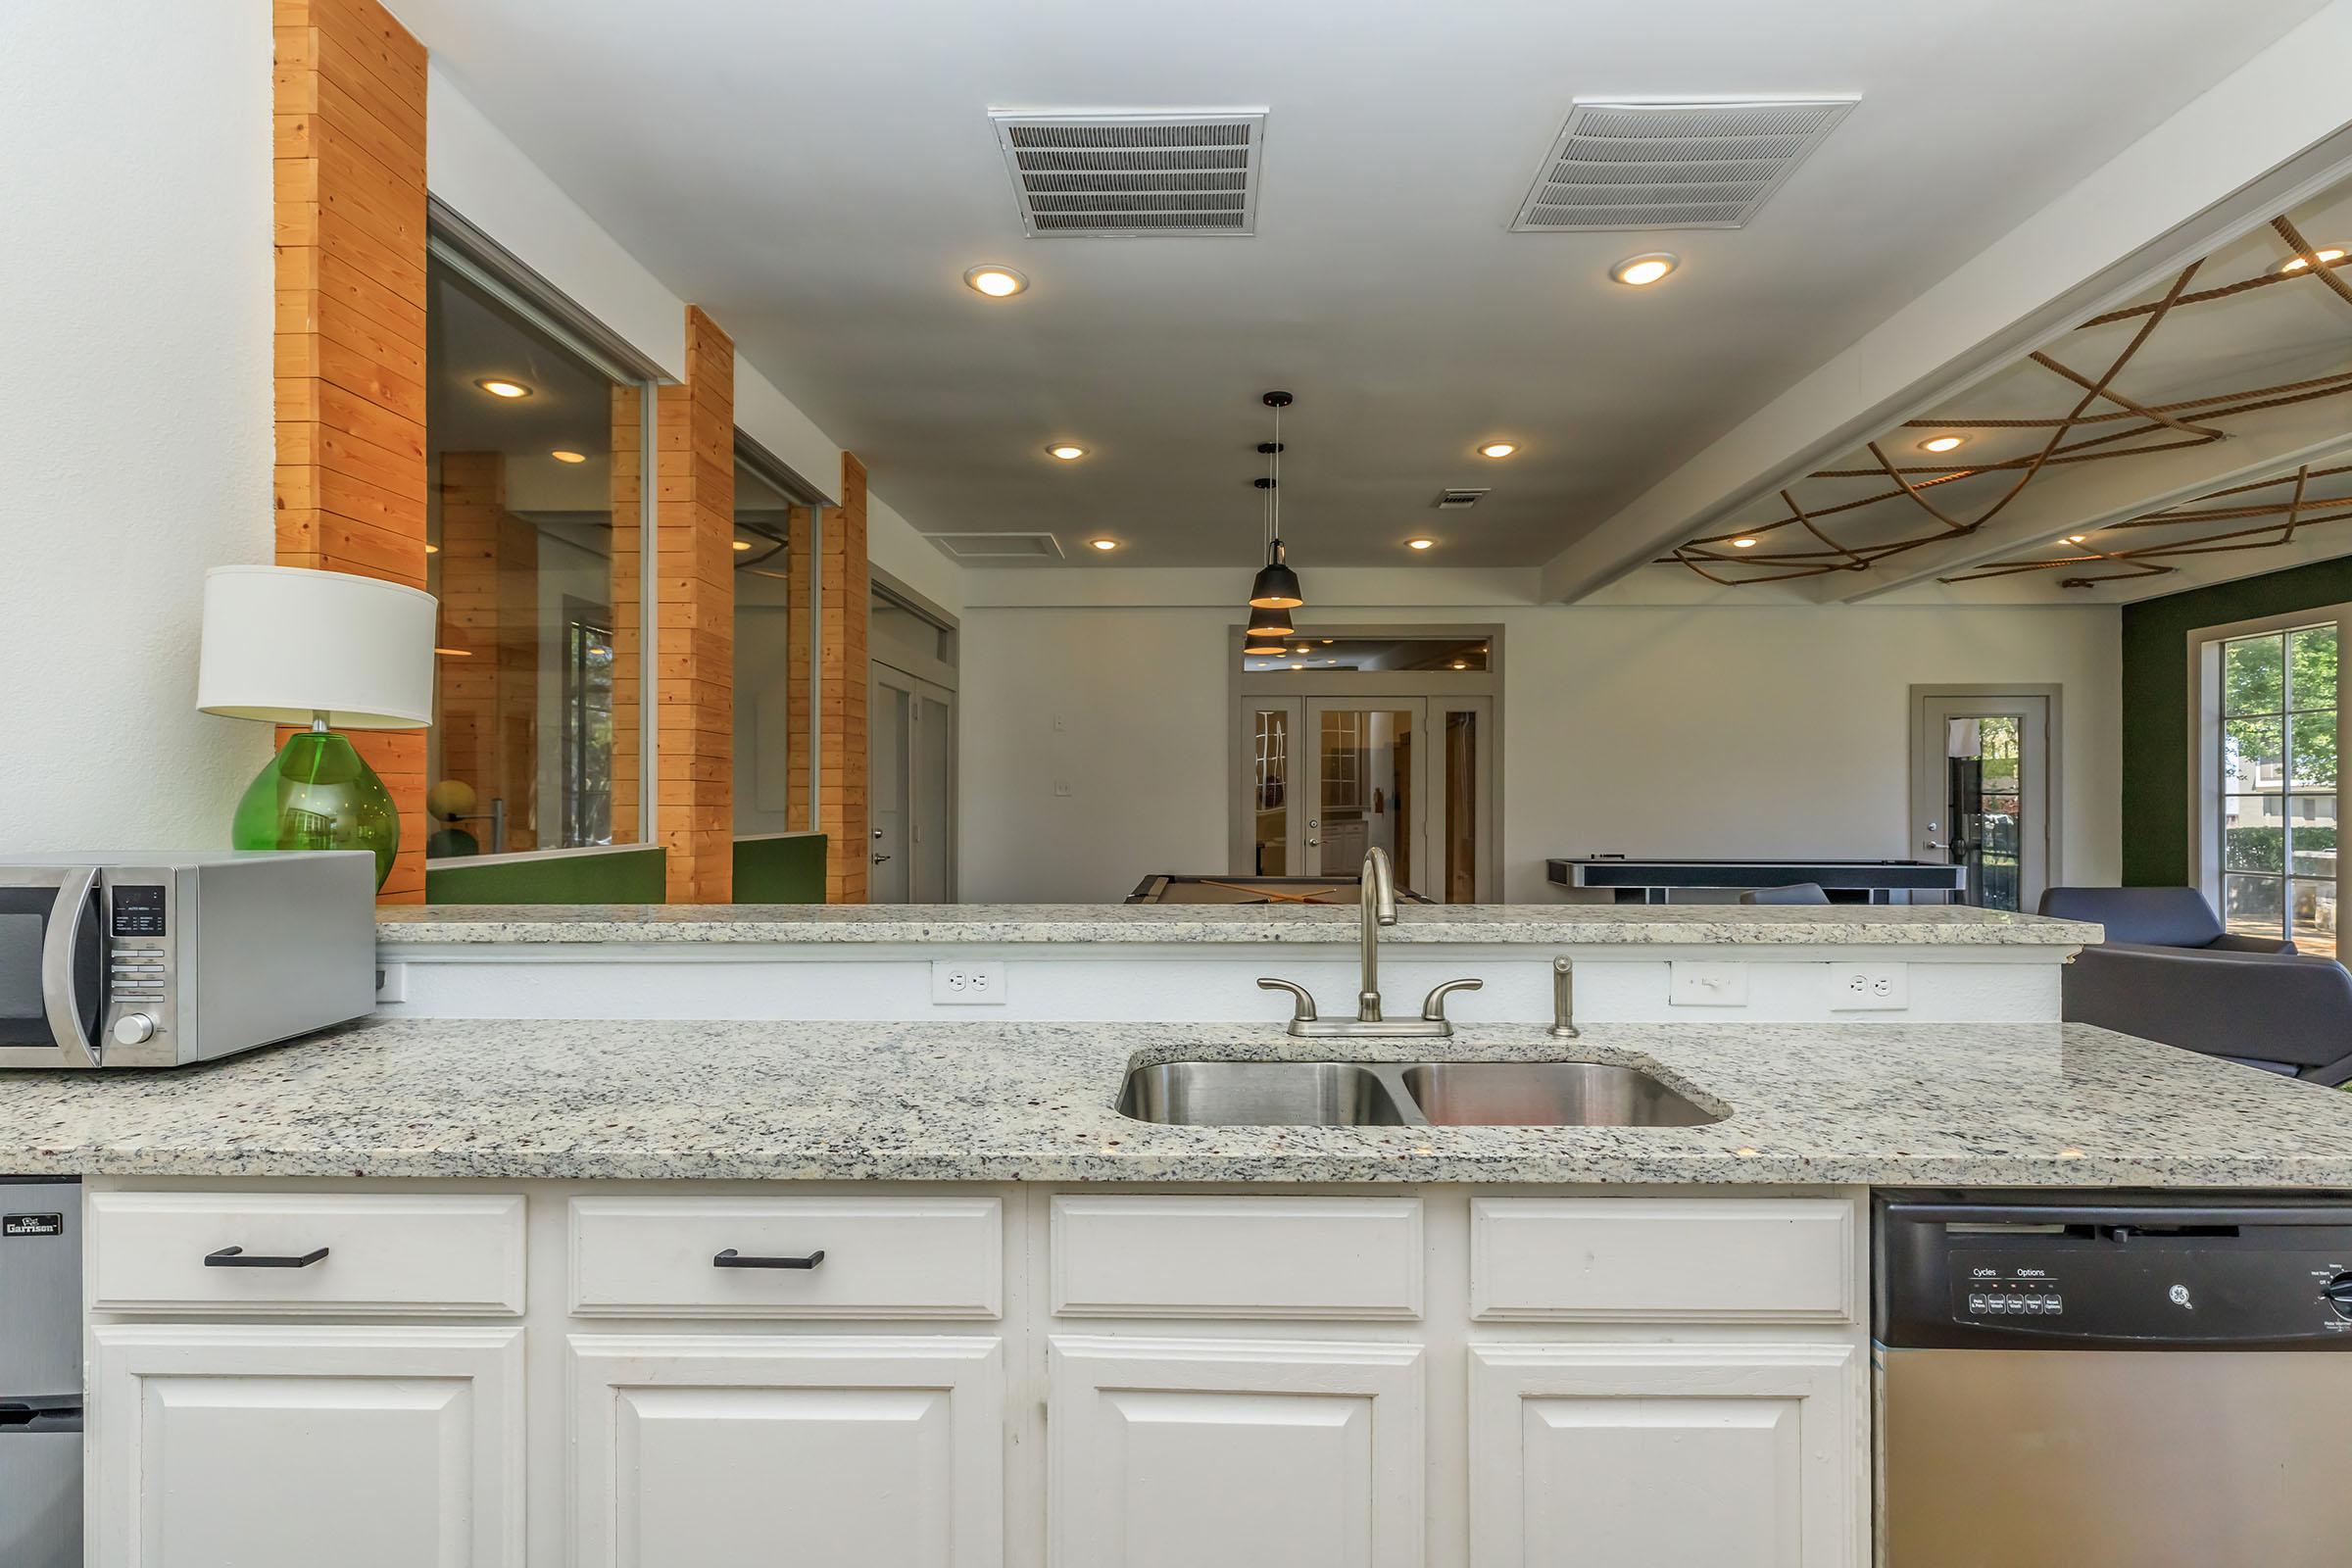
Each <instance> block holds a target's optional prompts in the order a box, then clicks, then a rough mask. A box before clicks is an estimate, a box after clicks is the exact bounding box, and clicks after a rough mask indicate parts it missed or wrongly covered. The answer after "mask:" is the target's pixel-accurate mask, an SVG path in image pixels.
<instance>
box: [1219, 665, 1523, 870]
mask: <svg viewBox="0 0 2352 1568" xmlns="http://www.w3.org/2000/svg"><path fill="white" fill-rule="evenodd" d="M1493 713H1494V702H1493V699H1492V698H1488V697H1420V696H1395V697H1390V696H1354V695H1350V696H1348V697H1246V698H1243V699H1242V700H1241V702H1240V704H1239V711H1238V714H1237V717H1238V720H1239V723H1240V726H1241V736H1240V741H1241V747H1240V753H1239V755H1240V757H1241V759H1242V760H1243V763H1244V765H1243V769H1242V772H1243V777H1242V779H1241V781H1240V783H1241V788H1242V790H1243V792H1244V794H1245V797H1246V799H1245V800H1244V802H1243V809H1242V811H1241V812H1240V813H1239V814H1240V820H1241V821H1242V823H1243V824H1244V832H1245V834H1246V842H1244V843H1243V844H1242V845H1241V850H1242V853H1241V856H1240V858H1239V859H1240V863H1239V864H1237V865H1236V866H1235V868H1234V870H1235V874H1237V875H1243V876H1264V877H1281V876H1289V877H1326V876H1327V877H1333V878H1352V877H1354V876H1355V875H1357V874H1358V872H1360V871H1361V869H1362V867H1363V862H1364V857H1365V855H1366V853H1368V852H1369V851H1370V850H1372V849H1373V848H1375V847H1378V848H1380V849H1382V850H1385V851H1387V852H1388V856H1389V860H1390V863H1391V864H1392V866H1393V867H1394V868H1395V870H1396V873H1397V886H1398V887H1400V888H1410V889H1411V890H1412V891H1413V892H1415V893H1418V894H1420V895H1422V896H1423V897H1424V898H1428V899H1431V900H1434V901H1436V902H1437V903H1440V904H1473V903H1479V902H1482V901H1492V900H1493V899H1494V898H1495V890H1494V888H1493V886H1492V872H1491V870H1490V860H1491V857H1490V855H1489V853H1488V851H1489V849H1490V847H1491V844H1492V837H1493V833H1494V806H1493V802H1494V746H1495V735H1494V719H1493Z"/></svg>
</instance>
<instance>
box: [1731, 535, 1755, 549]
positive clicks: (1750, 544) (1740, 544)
mask: <svg viewBox="0 0 2352 1568" xmlns="http://www.w3.org/2000/svg"><path fill="white" fill-rule="evenodd" d="M1732 548H1733V549H1734V550H1753V549H1755V548H1756V542H1755V541H1754V540H1753V539H1747V538H1740V539H1735V540H1733V541H1732Z"/></svg>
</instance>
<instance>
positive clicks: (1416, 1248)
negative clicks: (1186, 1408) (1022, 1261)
mask: <svg viewBox="0 0 2352 1568" xmlns="http://www.w3.org/2000/svg"><path fill="white" fill-rule="evenodd" d="M1052 1247H1053V1292H1054V1311H1055V1312H1057V1313H1059V1314H1061V1315H1062V1316H1064V1317H1230V1318H1417V1317H1419V1316H1420V1315H1421V1201H1420V1200H1419V1199H1417V1198H1227V1197H1213V1196H1203V1197H1169V1198H1156V1197H1111V1196H1103V1197H1091V1196H1086V1195H1071V1196H1067V1197H1061V1198H1056V1199H1054V1224H1053V1237H1052Z"/></svg>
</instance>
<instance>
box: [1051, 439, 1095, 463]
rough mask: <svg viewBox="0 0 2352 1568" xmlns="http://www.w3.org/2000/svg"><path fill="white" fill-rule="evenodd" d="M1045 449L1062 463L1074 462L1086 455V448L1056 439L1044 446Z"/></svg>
mask: <svg viewBox="0 0 2352 1568" xmlns="http://www.w3.org/2000/svg"><path fill="white" fill-rule="evenodd" d="M1046 451H1047V452H1048V453H1049V454H1050V455H1052V456H1054V457H1056V458H1059V459H1060V460H1061V461H1062V462H1064V463H1076V462H1077V461H1078V460H1079V459H1080V458H1083V457H1085V456H1086V448H1084V447H1082V446H1078V445H1075V444H1073V443H1071V442H1068V441H1056V442H1054V444H1053V445H1052V446H1050V447H1048V448H1046Z"/></svg>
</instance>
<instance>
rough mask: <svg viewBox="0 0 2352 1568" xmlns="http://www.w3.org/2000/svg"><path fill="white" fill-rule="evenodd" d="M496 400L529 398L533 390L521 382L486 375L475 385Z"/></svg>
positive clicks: (499, 376)
mask: <svg viewBox="0 0 2352 1568" xmlns="http://www.w3.org/2000/svg"><path fill="white" fill-rule="evenodd" d="M473 384H474V385H475V386H478V387H480V388H481V389H482V390H483V391H485V392H487V393H489V394H490V395H491V396H492V397H494V398H527V397H529V396H530V395H531V389H530V388H529V387H527V386H524V385H523V384H522V383H521V382H520V381H510V380H508V379H507V378H506V377H505V376H501V375H486V376H484V377H482V378H481V379H480V380H479V381H476V382H474V383H473Z"/></svg>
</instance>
